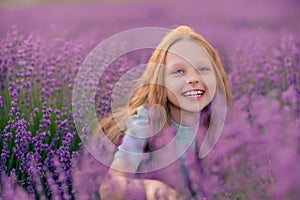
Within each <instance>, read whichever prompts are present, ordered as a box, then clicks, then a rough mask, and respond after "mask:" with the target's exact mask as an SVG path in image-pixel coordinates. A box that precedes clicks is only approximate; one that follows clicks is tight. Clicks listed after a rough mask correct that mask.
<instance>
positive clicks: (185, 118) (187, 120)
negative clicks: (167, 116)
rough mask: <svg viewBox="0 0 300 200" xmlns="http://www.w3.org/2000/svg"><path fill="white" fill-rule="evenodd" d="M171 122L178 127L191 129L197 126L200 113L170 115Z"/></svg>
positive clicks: (182, 112)
mask: <svg viewBox="0 0 300 200" xmlns="http://www.w3.org/2000/svg"><path fill="white" fill-rule="evenodd" d="M171 118H172V120H173V121H174V122H175V123H177V124H178V125H180V126H184V127H192V126H195V125H197V124H199V121H200V113H197V112H195V113H191V112H185V111H181V112H180V113H171Z"/></svg>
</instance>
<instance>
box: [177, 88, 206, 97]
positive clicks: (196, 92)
mask: <svg viewBox="0 0 300 200" xmlns="http://www.w3.org/2000/svg"><path fill="white" fill-rule="evenodd" d="M204 93H205V90H201V89H195V90H189V91H186V92H184V93H182V94H181V95H182V96H184V97H201V96H202V95H203V94H204Z"/></svg>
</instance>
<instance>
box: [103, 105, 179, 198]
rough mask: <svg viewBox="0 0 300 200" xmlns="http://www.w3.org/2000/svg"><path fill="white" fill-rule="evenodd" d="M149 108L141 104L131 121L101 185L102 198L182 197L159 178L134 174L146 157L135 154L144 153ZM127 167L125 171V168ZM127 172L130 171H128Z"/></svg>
mask: <svg viewBox="0 0 300 200" xmlns="http://www.w3.org/2000/svg"><path fill="white" fill-rule="evenodd" d="M148 114H149V113H148V110H147V109H146V108H145V107H143V106H141V107H140V108H139V109H138V110H137V114H136V115H133V116H132V117H131V118H130V119H129V120H128V122H127V131H126V134H125V135H124V137H123V142H122V144H121V145H120V146H119V147H118V151H117V152H116V153H115V158H114V160H113V162H112V164H111V166H110V169H109V170H108V173H107V175H106V177H105V179H104V181H103V183H102V184H101V186H100V189H99V192H100V195H101V198H102V199H104V200H106V199H109V200H110V199H137V196H141V197H139V198H138V199H147V200H152V199H153V200H154V199H159V198H163V199H180V198H177V193H176V191H175V190H174V189H172V188H171V187H169V186H168V185H166V184H164V183H163V182H161V181H158V180H151V179H135V178H133V175H134V173H135V172H136V169H137V167H138V166H139V164H140V162H141V160H142V157H141V156H138V155H136V154H135V155H134V154H131V153H130V152H134V153H143V151H144V146H145V143H146V139H145V138H146V137H145V136H147V135H145V134H147V132H149V131H150V130H149V128H150V129H151V127H150V126H149V115H148ZM122 171H124V172H122ZM125 172H126V173H125Z"/></svg>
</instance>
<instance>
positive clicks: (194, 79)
mask: <svg viewBox="0 0 300 200" xmlns="http://www.w3.org/2000/svg"><path fill="white" fill-rule="evenodd" d="M200 80H201V75H200V74H199V73H197V72H193V73H191V74H190V75H189V76H187V77H186V82H187V83H188V84H190V85H191V84H195V83H199V82H200Z"/></svg>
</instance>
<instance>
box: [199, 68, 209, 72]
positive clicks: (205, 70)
mask: <svg viewBox="0 0 300 200" xmlns="http://www.w3.org/2000/svg"><path fill="white" fill-rule="evenodd" d="M198 70H199V72H207V71H209V69H208V68H206V67H201V68H199V69H198Z"/></svg>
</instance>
